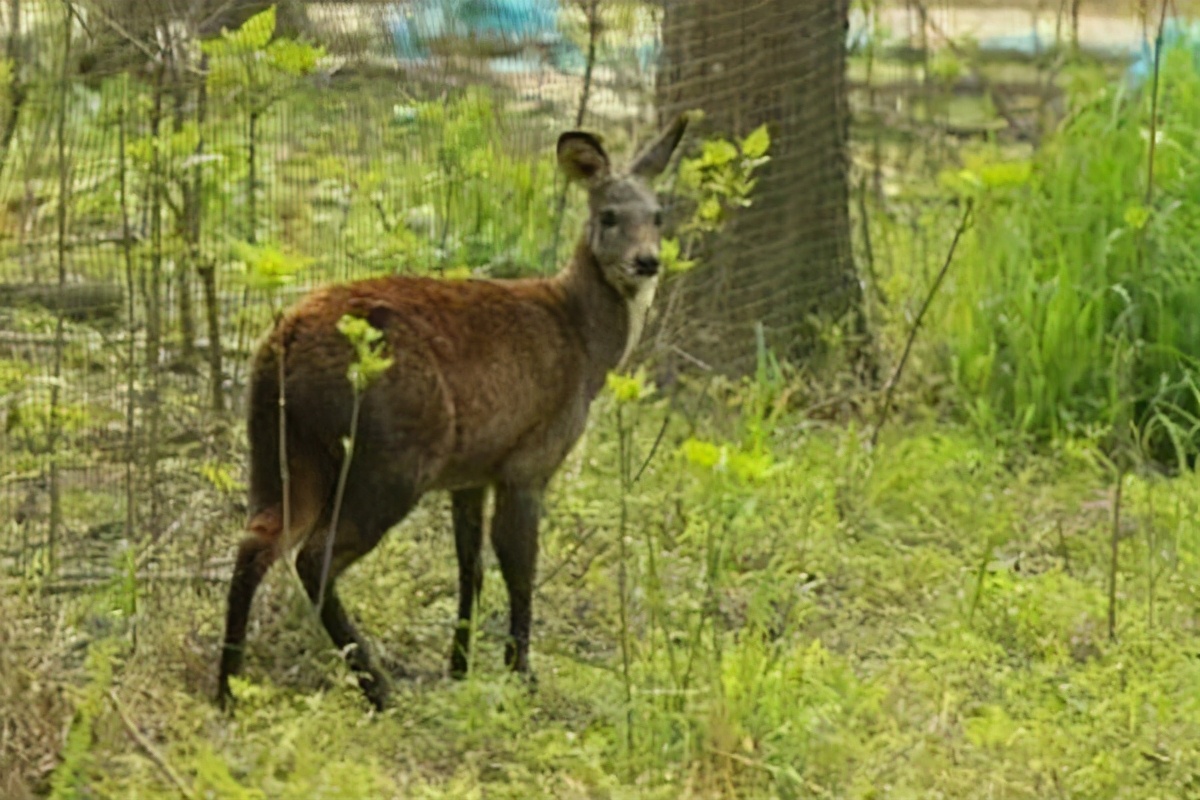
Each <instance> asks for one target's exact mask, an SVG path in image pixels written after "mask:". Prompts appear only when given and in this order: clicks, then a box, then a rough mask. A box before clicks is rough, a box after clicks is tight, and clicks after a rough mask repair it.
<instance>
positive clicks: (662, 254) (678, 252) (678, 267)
mask: <svg viewBox="0 0 1200 800" xmlns="http://www.w3.org/2000/svg"><path fill="white" fill-rule="evenodd" d="M659 259H660V260H661V261H662V263H663V267H664V268H665V269H666V270H667V272H687V271H688V270H689V269H691V268H692V267H694V266H696V262H695V261H693V260H688V259H685V258H683V248H682V246H681V245H680V244H679V240H678V239H675V238H671V239H663V240H662V247H661V249H660V250H659Z"/></svg>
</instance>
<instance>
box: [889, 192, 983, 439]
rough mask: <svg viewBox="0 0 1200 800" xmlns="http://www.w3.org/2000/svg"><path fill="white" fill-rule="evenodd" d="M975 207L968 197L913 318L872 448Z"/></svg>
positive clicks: (969, 224) (890, 383)
mask: <svg viewBox="0 0 1200 800" xmlns="http://www.w3.org/2000/svg"><path fill="white" fill-rule="evenodd" d="M974 208H975V201H974V200H973V199H972V198H967V202H966V207H965V208H964V209H963V215H962V219H960V220H959V222H958V228H957V229H956V230H955V231H954V239H953V240H952V241H951V242H950V250H949V251H948V252H947V253H946V261H945V263H943V264H942V268H941V270H939V271H938V274H937V277H936V278H934V279H933V285H932V286H930V287H929V293H928V294H926V295H925V302H924V303H922V304H921V310H920V311H919V312H918V313H917V318H916V319H915V320H913V326H912V330H910V331H909V332H908V341H906V342H905V343H904V352H903V353H901V355H900V361H899V363H897V364H896V371H895V372H893V373H892V377H891V379H890V380H889V381H888V384H887V391H886V393H885V394H884V397H883V405H882V406H881V407H880V409H879V419H878V421H876V423H875V432H874V433H872V434H871V447H872V448H873V447H875V444H876V442H877V441H878V440H879V431H880V430H882V429H883V425H884V423H885V422H887V415H888V409H890V408H891V405H892V394H893V393H894V392H895V390H896V384H898V383H900V375H901V374H902V373H903V372H904V365H905V364H907V363H908V356H909V354H910V353H911V352H912V346H913V342H914V341H915V340H916V338H917V332H918V331H920V329H921V322H922V321H923V320H924V319H925V312H927V311H928V310H929V306H930V305H931V304H932V303H933V298H934V296H935V295H936V294H937V291H938V289H939V288H940V287H941V285H942V281H943V280H944V279H945V277H946V273H947V272H949V270H950V264H951V263H952V262H953V261H954V251H955V250H956V249H958V242H959V240H960V239H961V238H962V235H963V234H964V233H966V231H967V229H968V228H969V227H970V226H971V214H972V212H973V211H974Z"/></svg>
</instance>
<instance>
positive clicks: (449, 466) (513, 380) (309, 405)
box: [248, 277, 599, 551]
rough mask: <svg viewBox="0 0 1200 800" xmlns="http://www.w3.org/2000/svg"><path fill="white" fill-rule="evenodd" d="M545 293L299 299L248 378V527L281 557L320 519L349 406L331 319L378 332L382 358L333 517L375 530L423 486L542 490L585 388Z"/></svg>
mask: <svg viewBox="0 0 1200 800" xmlns="http://www.w3.org/2000/svg"><path fill="white" fill-rule="evenodd" d="M556 294H558V293H557V292H555V287H553V286H550V285H546V284H544V283H538V282H533V281H512V282H500V281H485V280H467V281H445V280H434V279H427V278H409V277H390V278H379V279H372V280H366V281H359V282H356V283H351V284H343V285H339V286H333V287H329V288H327V289H323V290H320V291H318V292H316V293H314V294H312V295H310V296H309V297H308V298H307V299H306V300H304V301H303V302H302V303H301V304H300V305H299V306H297V307H296V308H295V310H293V311H292V312H291V313H290V314H288V315H287V316H286V317H284V318H283V319H282V320H281V321H280V323H279V324H278V325H277V326H276V328H275V329H274V331H272V333H271V335H270V336H269V338H268V339H267V341H266V342H264V343H263V345H262V346H261V347H260V348H259V351H258V353H257V356H256V359H255V363H254V367H253V370H252V378H251V385H250V398H249V402H250V408H249V420H248V433H249V438H250V492H249V499H250V508H249V512H250V521H249V524H248V528H249V530H250V532H251V533H253V534H255V535H257V536H259V537H261V538H264V539H269V540H273V541H275V542H277V548H278V550H281V551H282V550H288V549H291V548H293V547H297V546H301V545H303V544H304V542H305V540H306V539H308V538H309V537H310V536H311V535H313V533H314V532H317V531H318V530H319V529H320V528H321V527H322V524H324V525H328V524H329V521H330V516H331V514H332V511H333V502H334V490H335V487H336V484H337V479H338V474H339V471H340V470H341V468H342V461H343V459H344V458H345V443H344V440H345V438H346V437H347V436H348V435H350V428H351V416H352V409H353V403H354V395H353V391H352V388H351V386H350V383H349V380H348V379H347V371H348V368H349V366H350V364H351V360H352V359H353V357H354V351H353V349H352V347H351V346H350V344H349V342H348V341H347V340H346V338H345V337H344V336H343V335H342V333H341V332H340V331H339V330H338V329H337V322H338V320H339V319H340V318H341V317H342V316H343V315H345V314H351V315H354V316H360V317H364V318H365V319H366V320H367V321H368V322H369V323H370V324H371V325H372V326H373V327H375V328H377V329H379V330H381V331H383V333H384V335H385V339H386V341H387V345H388V355H389V356H390V357H391V358H392V359H393V364H392V366H391V367H390V368H389V369H388V370H387V372H386V373H384V374H383V375H382V376H381V377H380V378H379V379H378V380H377V381H375V382H374V383H373V384H372V385H371V386H370V387H369V388H367V389H366V390H365V391H364V393H363V396H362V399H361V408H360V412H359V417H358V424H357V430H355V431H354V432H353V438H354V445H353V454H352V457H351V464H350V470H349V473H348V475H347V481H346V487H345V496H344V498H343V503H342V509H341V516H342V517H343V518H345V519H346V520H348V521H349V524H352V525H354V527H361V528H366V529H377V528H378V527H379V526H383V527H385V528H386V527H390V525H392V524H394V522H396V521H399V519H400V518H402V517H403V516H404V514H405V513H406V512H407V511H408V509H409V508H411V506H412V503H413V502H414V501H415V500H416V498H417V497H418V496H420V495H421V494H423V493H424V492H426V491H430V490H438V489H448V490H454V489H460V488H469V487H474V486H486V485H491V484H505V483H514V484H522V485H528V484H530V483H533V484H536V483H541V482H545V481H547V480H548V479H549V477H550V476H551V475H552V474H553V473H554V471H555V470H556V468H557V467H558V466H559V464H561V462H562V461H563V459H564V458H565V457H566V455H567V451H568V450H569V448H570V447H571V445H573V444H574V441H575V440H576V439H577V438H578V436H579V434H580V433H581V432H582V429H583V425H584V421H585V418H586V414H587V406H588V405H589V400H590V396H591V395H594V394H595V391H596V390H598V388H599V387H598V386H586V385H585V384H586V383H588V382H585V381H583V380H582V376H583V371H584V366H585V365H584V364H583V363H582V360H581V359H580V357H579V356H580V354H582V353H583V352H584V348H582V347H581V346H580V343H579V342H578V341H577V339H578V334H577V333H575V332H574V331H573V329H572V326H571V325H570V322H569V320H568V319H567V318H566V316H565V315H564V312H563V310H562V309H563V303H562V298H561V297H557V296H555V295H556ZM280 352H283V353H284V376H285V378H284V379H285V382H286V385H285V390H286V391H285V392H284V395H285V403H286V405H285V408H286V425H285V426H284V427H285V430H286V432H287V433H286V435H287V448H286V449H287V458H288V467H289V470H288V471H289V474H290V484H291V490H290V493H289V494H290V498H289V503H290V516H291V521H290V522H291V524H290V526H289V528H290V530H289V531H288V534H287V537H286V539H285V538H284V531H283V529H282V527H283V526H282V522H283V517H282V499H283V485H282V484H283V481H282V472H281V470H280V448H279V436H280V425H279V407H280V392H279V362H278V358H279V353H280ZM581 388H583V389H584V392H580V389H581ZM585 395H587V396H585ZM347 510H350V513H346V512H347Z"/></svg>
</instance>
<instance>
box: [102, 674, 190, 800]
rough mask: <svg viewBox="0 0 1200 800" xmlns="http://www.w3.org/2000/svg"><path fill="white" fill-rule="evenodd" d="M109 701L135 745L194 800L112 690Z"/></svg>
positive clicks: (181, 791)
mask: <svg viewBox="0 0 1200 800" xmlns="http://www.w3.org/2000/svg"><path fill="white" fill-rule="evenodd" d="M108 699H109V701H110V702H112V705H113V709H114V710H115V711H116V712H117V716H119V717H120V718H121V723H122V724H123V725H124V726H125V731H126V732H127V733H128V734H129V738H130V739H133V741H134V743H135V744H137V746H138V747H140V748H142V752H144V753H145V754H146V757H147V758H149V759H150V760H151V761H153V762H154V765H155V766H157V767H158V768H159V769H160V770H161V771H162V773H163V774H164V775H166V776H167V778H168V779H169V780H170V781H171V783H173V784H175V788H176V789H178V790H179V793H180V794H181V795H183V796H184V797H186V798H188V800H193V798H195V796H196V795H195V794H194V793H193V792H192V790H191V789H189V788H188V786H187V784H185V783H184V782H183V778H181V777H179V773H177V772H176V771H175V770H174V769H173V768H172V767H171V765H170V764H168V763H167V759H166V758H164V757H163V754H162V753H160V752H158V748H156V747H155V746H154V744H153V742H151V741H150V740H149V739H148V738H146V734H144V733H142V732H141V730H139V729H138V726H137V725H136V724H134V722H133V720H132V719H130V718H129V715H128V714H127V713H125V708H124V706H122V705H121V701H120V700H119V699H117V693H116V692H115V691H113V690H112V689H109V690H108Z"/></svg>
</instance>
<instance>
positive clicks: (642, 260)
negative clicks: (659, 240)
mask: <svg viewBox="0 0 1200 800" xmlns="http://www.w3.org/2000/svg"><path fill="white" fill-rule="evenodd" d="M633 263H634V265H635V266H636V267H637V274H638V275H647V276H649V275H657V274H658V256H654V255H640V256H638V257H637V258H635V259H634V260H633Z"/></svg>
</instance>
